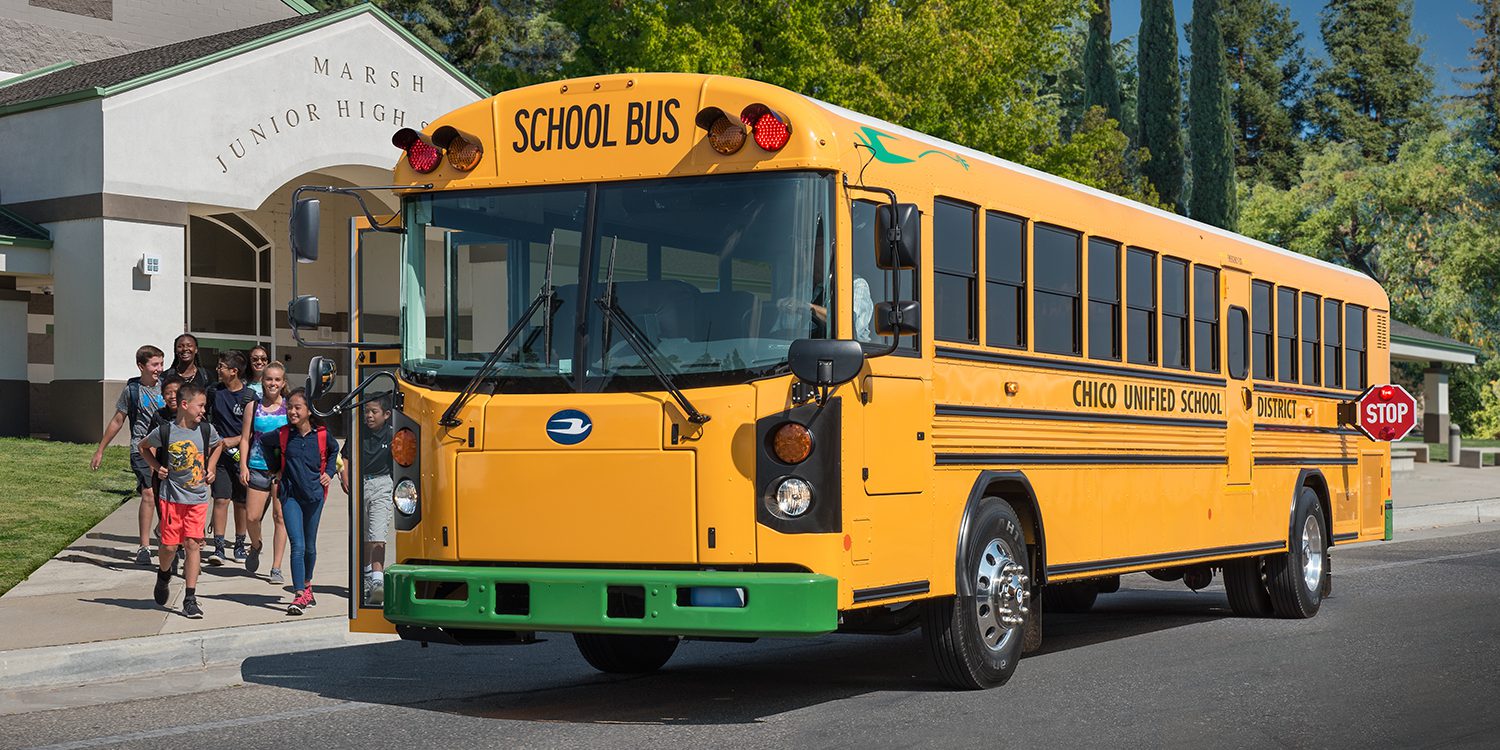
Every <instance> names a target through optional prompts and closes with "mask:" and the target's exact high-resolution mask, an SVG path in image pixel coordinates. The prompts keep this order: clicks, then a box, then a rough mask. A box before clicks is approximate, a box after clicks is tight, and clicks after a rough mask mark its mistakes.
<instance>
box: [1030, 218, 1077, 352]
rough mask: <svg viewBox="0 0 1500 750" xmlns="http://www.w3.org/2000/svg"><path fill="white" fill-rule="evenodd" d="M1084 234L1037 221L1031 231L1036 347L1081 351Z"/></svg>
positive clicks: (1059, 350) (1039, 348) (1042, 350)
mask: <svg viewBox="0 0 1500 750" xmlns="http://www.w3.org/2000/svg"><path fill="white" fill-rule="evenodd" d="M1082 243H1083V235H1082V234H1080V233H1078V232H1075V231H1073V230H1071V229H1062V228H1060V227H1049V226H1043V225H1037V226H1036V228H1035V230H1034V231H1033V233H1032V240H1031V253H1032V258H1031V263H1032V268H1033V269H1035V278H1034V279H1033V280H1032V281H1033V283H1034V284H1035V285H1036V288H1035V290H1034V292H1033V293H1034V295H1035V297H1034V298H1033V300H1032V305H1031V309H1032V317H1033V319H1034V323H1035V326H1036V330H1035V333H1034V334H1033V338H1034V340H1035V342H1036V350H1037V351H1039V352H1047V353H1049V354H1073V355H1077V354H1080V353H1081V351H1080V340H1081V339H1082V333H1083V332H1082V330H1081V320H1080V317H1081V316H1080V313H1079V305H1080V299H1081V297H1082V295H1081V294H1080V291H1079V286H1080V282H1079V280H1078V266H1079V263H1078V255H1079V252H1080V245H1082Z"/></svg>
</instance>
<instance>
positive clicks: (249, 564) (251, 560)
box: [245, 543, 263, 575]
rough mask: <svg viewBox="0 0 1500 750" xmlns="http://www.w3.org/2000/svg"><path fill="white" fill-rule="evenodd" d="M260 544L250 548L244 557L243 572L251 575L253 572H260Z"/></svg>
mask: <svg viewBox="0 0 1500 750" xmlns="http://www.w3.org/2000/svg"><path fill="white" fill-rule="evenodd" d="M262 544H263V543H257V544H253V545H251V546H250V551H249V552H248V553H246V555H245V572H247V573H250V574H252V575H253V574H254V573H255V571H257V570H260V548H261V546H262Z"/></svg>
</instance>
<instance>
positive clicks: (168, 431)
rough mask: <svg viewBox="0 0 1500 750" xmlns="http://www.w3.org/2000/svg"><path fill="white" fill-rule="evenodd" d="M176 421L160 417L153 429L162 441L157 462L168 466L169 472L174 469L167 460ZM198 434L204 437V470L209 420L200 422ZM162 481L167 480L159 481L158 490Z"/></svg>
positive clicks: (157, 450) (206, 466)
mask: <svg viewBox="0 0 1500 750" xmlns="http://www.w3.org/2000/svg"><path fill="white" fill-rule="evenodd" d="M175 422H176V420H167V419H159V420H157V424H156V425H155V426H154V427H153V429H155V430H156V436H157V440H159V441H160V442H161V446H160V447H159V448H157V449H156V462H157V463H159V464H161V465H162V466H165V467H167V471H169V472H170V471H171V470H172V465H171V464H169V463H167V461H166V458H167V446H168V445H169V444H171V442H172V425H173V424H174V423H175ZM147 434H150V433H147ZM198 434H199V435H201V436H202V437H203V468H204V470H207V469H208V453H209V446H208V444H209V436H208V420H204V421H202V422H199V423H198ZM161 481H165V480H160V481H158V482H157V485H158V487H157V489H158V491H160V484H161Z"/></svg>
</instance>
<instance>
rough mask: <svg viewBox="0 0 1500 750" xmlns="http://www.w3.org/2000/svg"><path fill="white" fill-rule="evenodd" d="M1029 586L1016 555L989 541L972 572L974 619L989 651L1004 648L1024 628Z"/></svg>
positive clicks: (1003, 546)
mask: <svg viewBox="0 0 1500 750" xmlns="http://www.w3.org/2000/svg"><path fill="white" fill-rule="evenodd" d="M1029 583H1030V578H1028V577H1027V575H1026V568H1025V566H1023V565H1021V564H1020V563H1019V562H1018V556H1017V555H1016V554H1015V552H1014V551H1013V550H1011V549H1010V548H1009V547H1008V546H1007V545H1006V544H1005V543H1003V542H1002V541H1000V540H999V539H992V540H990V543H989V545H987V546H986V547H985V548H984V552H983V553H982V554H981V555H980V556H979V565H978V567H977V569H976V570H975V571H974V618H975V620H976V624H977V625H978V626H979V636H980V638H982V639H984V644H985V646H988V647H989V648H990V650H992V651H999V650H1001V649H1003V648H1005V647H1006V645H1007V644H1008V643H1009V642H1010V639H1011V638H1012V637H1013V636H1015V634H1016V631H1018V630H1020V629H1021V626H1022V625H1024V624H1025V622H1026V613H1027V612H1028V611H1029V610H1028V609H1027V607H1026V605H1027V603H1028V602H1030V601H1031V589H1030V587H1029V585H1028V584H1029Z"/></svg>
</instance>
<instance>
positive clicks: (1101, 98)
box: [1083, 0, 1124, 122]
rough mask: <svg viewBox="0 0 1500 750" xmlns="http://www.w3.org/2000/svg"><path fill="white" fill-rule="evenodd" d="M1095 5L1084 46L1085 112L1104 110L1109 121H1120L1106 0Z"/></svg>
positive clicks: (1117, 87)
mask: <svg viewBox="0 0 1500 750" xmlns="http://www.w3.org/2000/svg"><path fill="white" fill-rule="evenodd" d="M1096 2H1097V3H1098V5H1097V7H1096V8H1095V10H1094V12H1093V13H1091V14H1089V33H1088V37H1087V40H1086V42H1085V44H1084V47H1083V105H1084V108H1085V109H1088V108H1091V107H1103V108H1104V113H1105V115H1107V116H1108V117H1109V118H1110V119H1112V120H1114V121H1115V122H1122V121H1123V119H1124V117H1123V115H1122V114H1121V107H1120V81H1119V78H1117V77H1116V76H1115V60H1114V48H1113V46H1112V45H1111V44H1110V41H1109V37H1110V34H1111V32H1112V28H1111V27H1112V23H1111V21H1110V16H1109V0H1096Z"/></svg>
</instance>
